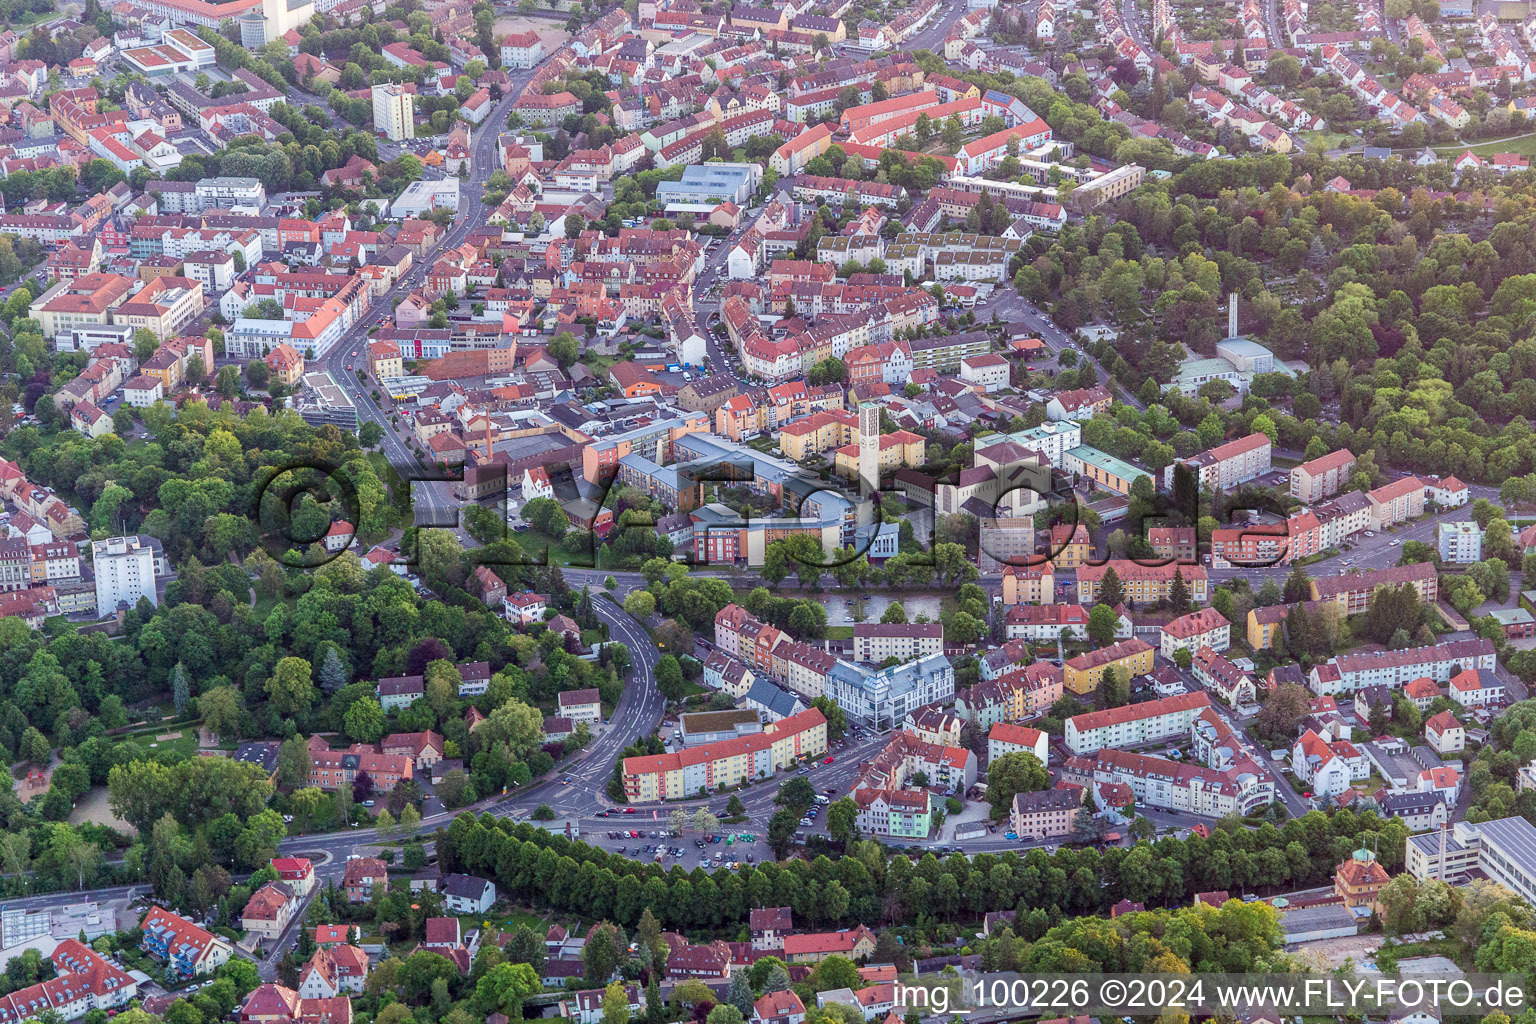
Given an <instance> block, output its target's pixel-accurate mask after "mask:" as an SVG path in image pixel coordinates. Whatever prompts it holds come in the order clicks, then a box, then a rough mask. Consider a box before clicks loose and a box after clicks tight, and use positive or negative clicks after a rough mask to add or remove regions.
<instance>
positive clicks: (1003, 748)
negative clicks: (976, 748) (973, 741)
mask: <svg viewBox="0 0 1536 1024" xmlns="http://www.w3.org/2000/svg"><path fill="white" fill-rule="evenodd" d="M1048 739H1049V737H1048V736H1046V734H1045V733H1043V732H1041V731H1040V730H1039V729H1031V728H1030V727H1029V726H1027V725H1014V724H1013V723H1012V722H996V723H994V724H993V726H992V729H991V731H989V732H988V733H987V763H988V764H991V763H992V762H993V761H995V760H997V759H998V758H999V757H1002V756H1003V755H1004V754H1020V753H1023V754H1034V755H1035V757H1037V758H1039V760H1040V763H1041V764H1048V763H1049V762H1050V748H1049V746H1048V745H1047V740H1048Z"/></svg>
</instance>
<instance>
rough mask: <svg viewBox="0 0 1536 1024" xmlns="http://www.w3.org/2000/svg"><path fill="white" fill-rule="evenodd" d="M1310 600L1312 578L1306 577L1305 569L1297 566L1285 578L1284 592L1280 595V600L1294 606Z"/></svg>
mask: <svg viewBox="0 0 1536 1024" xmlns="http://www.w3.org/2000/svg"><path fill="white" fill-rule="evenodd" d="M1311 599H1312V578H1311V577H1310V576H1308V575H1307V570H1306V569H1304V568H1303V567H1301V566H1299V565H1298V566H1296V567H1295V568H1294V569H1292V570H1291V572H1290V575H1289V576H1287V577H1286V578H1285V590H1284V592H1283V593H1282V600H1284V601H1285V603H1286V604H1296V603H1298V602H1301V601H1309V600H1311Z"/></svg>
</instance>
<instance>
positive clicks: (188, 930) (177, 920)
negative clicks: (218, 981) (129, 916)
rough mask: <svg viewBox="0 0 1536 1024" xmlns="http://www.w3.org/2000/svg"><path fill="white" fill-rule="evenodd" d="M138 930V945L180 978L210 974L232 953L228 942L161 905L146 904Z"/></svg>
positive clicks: (224, 962)
mask: <svg viewBox="0 0 1536 1024" xmlns="http://www.w3.org/2000/svg"><path fill="white" fill-rule="evenodd" d="M139 931H140V932H141V933H142V938H141V940H140V942H139V948H140V949H142V950H144V952H146V953H148V954H150V955H151V956H154V957H156V958H157V959H159V960H162V961H164V963H165V966H166V970H168V971H169V972H170V973H172V974H173V975H175V976H176V977H178V978H181V979H183V980H185V979H187V978H196V977H200V976H202V975H206V974H212V973H213V972H214V971H216V970H218V969H219V968H220V967H223V966H224V965H225V964H226V963H228V962H229V958H230V956H231V955H232V954H233V953H234V949H233V948H232V947H231V946H230V944H229V943H228V942H226V941H224V940H223V939H221V938H219V937H218V936H217V935H214V934H213V933H212V932H210V931H207V930H206V929H204V928H201V927H199V926H198V925H195V924H193V923H192V922H191V921H188V920H187V919H186V918H184V917H182V916H181V915H179V914H174V913H172V912H171V911H169V910H166V909H165V908H164V907H150V908H149V913H148V914H146V915H144V920H143V921H141V922H139Z"/></svg>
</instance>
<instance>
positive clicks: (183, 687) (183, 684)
mask: <svg viewBox="0 0 1536 1024" xmlns="http://www.w3.org/2000/svg"><path fill="white" fill-rule="evenodd" d="M191 692H192V686H191V684H190V683H189V682H188V681H187V667H186V666H185V665H183V664H182V663H181V662H179V661H178V662H177V663H176V667H175V668H174V669H172V670H171V702H172V703H173V704H174V705H175V708H176V713H177V714H178V715H179V714H181V709H182V708H184V707H186V706H187V701H188V700H189V699H191Z"/></svg>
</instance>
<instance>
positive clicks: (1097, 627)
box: [1088, 604, 1120, 647]
mask: <svg viewBox="0 0 1536 1024" xmlns="http://www.w3.org/2000/svg"><path fill="white" fill-rule="evenodd" d="M1119 628H1120V616H1119V615H1118V614H1116V612H1115V610H1114V608H1112V607H1111V606H1109V605H1107V604H1096V605H1094V606H1093V610H1092V611H1090V612H1089V613H1088V639H1089V640H1091V641H1092V642H1093V645H1094V646H1095V647H1107V646H1109V645H1110V644H1111V643H1113V642H1114V640H1115V632H1116V630H1118V629H1119Z"/></svg>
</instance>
